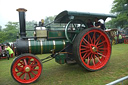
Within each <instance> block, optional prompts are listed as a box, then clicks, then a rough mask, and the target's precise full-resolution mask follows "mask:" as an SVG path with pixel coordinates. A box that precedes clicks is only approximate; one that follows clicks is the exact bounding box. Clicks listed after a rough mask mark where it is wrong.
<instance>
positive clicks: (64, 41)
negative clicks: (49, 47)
mask: <svg viewBox="0 0 128 85" xmlns="http://www.w3.org/2000/svg"><path fill="white" fill-rule="evenodd" d="M63 44H64V48H65V41H64V40H63Z"/></svg>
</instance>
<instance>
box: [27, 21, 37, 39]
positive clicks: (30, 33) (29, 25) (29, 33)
mask: <svg viewBox="0 0 128 85" xmlns="http://www.w3.org/2000/svg"><path fill="white" fill-rule="evenodd" d="M36 23H37V22H36V21H34V20H33V21H26V30H33V31H27V32H26V33H27V37H31V36H33V32H34V24H36Z"/></svg>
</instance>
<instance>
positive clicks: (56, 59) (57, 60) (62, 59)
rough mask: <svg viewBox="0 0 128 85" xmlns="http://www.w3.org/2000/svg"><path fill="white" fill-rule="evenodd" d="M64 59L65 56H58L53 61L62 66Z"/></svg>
mask: <svg viewBox="0 0 128 85" xmlns="http://www.w3.org/2000/svg"><path fill="white" fill-rule="evenodd" d="M65 59H66V56H65V54H58V55H57V56H56V57H55V61H56V62H57V63H59V64H64V63H65Z"/></svg>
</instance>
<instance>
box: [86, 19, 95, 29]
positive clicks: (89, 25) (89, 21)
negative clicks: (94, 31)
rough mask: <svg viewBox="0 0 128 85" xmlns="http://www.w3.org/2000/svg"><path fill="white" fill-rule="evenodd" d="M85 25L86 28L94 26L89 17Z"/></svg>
mask: <svg viewBox="0 0 128 85" xmlns="http://www.w3.org/2000/svg"><path fill="white" fill-rule="evenodd" d="M87 26H88V28H91V27H94V26H93V23H92V22H91V20H90V19H88V22H87Z"/></svg>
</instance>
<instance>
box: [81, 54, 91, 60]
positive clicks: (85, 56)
mask: <svg viewBox="0 0 128 85" xmlns="http://www.w3.org/2000/svg"><path fill="white" fill-rule="evenodd" d="M90 54H91V52H89V53H88V54H87V55H86V56H85V57H84V58H83V59H84V60H85V59H86V58H87V57H89V56H90Z"/></svg>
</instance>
